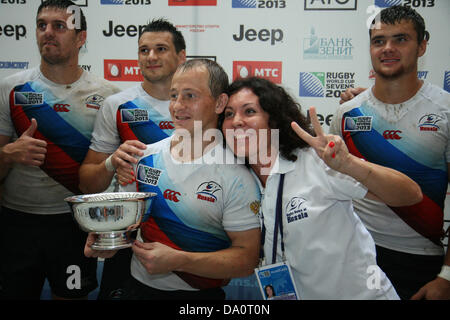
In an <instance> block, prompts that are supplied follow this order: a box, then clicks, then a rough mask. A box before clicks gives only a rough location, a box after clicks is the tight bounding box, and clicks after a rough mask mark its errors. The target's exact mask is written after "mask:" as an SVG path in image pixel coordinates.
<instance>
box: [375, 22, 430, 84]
mask: <svg viewBox="0 0 450 320" xmlns="http://www.w3.org/2000/svg"><path fill="white" fill-rule="evenodd" d="M425 50H426V40H423V41H422V42H421V43H420V44H419V43H418V42H417V33H416V31H415V29H414V25H413V23H412V22H411V21H407V20H401V22H400V23H396V24H393V25H392V24H384V23H378V24H377V25H376V27H375V28H374V29H372V31H371V36H370V56H371V59H372V66H373V69H374V71H375V72H376V74H377V76H379V77H381V78H384V79H397V78H399V77H401V76H403V75H411V74H417V60H418V58H419V57H421V56H422V55H423V54H424V53H425Z"/></svg>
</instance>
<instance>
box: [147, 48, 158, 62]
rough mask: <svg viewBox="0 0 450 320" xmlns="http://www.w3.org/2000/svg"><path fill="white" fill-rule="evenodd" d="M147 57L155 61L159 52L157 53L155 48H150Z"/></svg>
mask: <svg viewBox="0 0 450 320" xmlns="http://www.w3.org/2000/svg"><path fill="white" fill-rule="evenodd" d="M147 58H148V60H150V61H154V60H156V59H157V58H158V56H157V54H156V52H155V50H154V49H151V50H150V52H149V53H148V57H147Z"/></svg>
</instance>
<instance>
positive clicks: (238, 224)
mask: <svg viewBox="0 0 450 320" xmlns="http://www.w3.org/2000/svg"><path fill="white" fill-rule="evenodd" d="M170 141H171V138H167V139H164V140H162V141H160V142H158V143H155V144H152V145H148V146H147V149H146V151H144V153H145V154H144V156H143V157H141V158H139V163H138V164H137V165H136V166H135V172H136V180H137V183H136V184H133V185H128V186H126V187H121V190H124V191H136V190H138V191H145V192H155V193H156V194H157V197H156V199H154V200H153V202H152V205H151V208H150V210H149V212H148V214H149V217H148V220H147V221H146V222H145V223H143V224H141V227H140V236H142V238H143V239H144V241H146V242H161V243H163V244H166V245H168V246H170V247H172V248H176V249H181V250H184V251H191V252H211V251H217V250H221V249H225V248H228V247H229V246H230V245H231V242H230V240H229V238H228V236H227V233H226V232H227V231H231V232H233V231H244V230H249V229H254V228H259V227H260V224H259V220H258V218H257V215H256V214H257V213H258V209H259V199H260V196H259V191H258V187H257V186H256V183H255V181H254V179H253V177H252V176H251V174H250V172H249V171H248V169H247V168H246V167H245V166H242V165H237V164H220V163H219V164H204V163H198V160H197V161H195V163H179V162H177V161H175V160H174V159H173V158H172V156H171V154H170ZM219 149H221V150H219ZM220 151H221V152H224V153H225V154H227V155H226V157H227V159H233V158H234V157H233V155H232V154H231V155H230V153H231V151H229V150H228V149H223V147H222V145H220V144H218V145H216V146H215V147H214V148H213V149H212V150H211V151H210V152H209V153H208V154H212V153H216V152H220ZM208 154H206V155H204V156H203V159H204V158H206V157H207V156H208ZM230 157H231V158H230ZM131 272H132V275H133V276H134V277H135V278H136V279H138V280H139V281H141V282H143V283H145V284H146V285H148V286H150V287H154V288H157V289H161V290H195V289H200V288H208V287H219V286H222V285H223V284H224V281H223V280H222V279H207V278H203V277H198V276H194V275H191V274H187V273H178V272H175V273H169V274H163V275H153V276H152V275H150V274H148V273H147V272H146V270H145V269H144V267H143V266H142V264H141V263H140V262H139V261H138V260H137V259H136V258H135V257H133V260H132V263H131Z"/></svg>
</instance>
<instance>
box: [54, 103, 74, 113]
mask: <svg viewBox="0 0 450 320" xmlns="http://www.w3.org/2000/svg"><path fill="white" fill-rule="evenodd" d="M69 107H70V104H67V103H55V104H54V105H53V110H55V111H56V112H69V111H70V109H69Z"/></svg>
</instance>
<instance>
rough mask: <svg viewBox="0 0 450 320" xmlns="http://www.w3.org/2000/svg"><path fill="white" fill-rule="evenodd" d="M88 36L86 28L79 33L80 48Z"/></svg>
mask: <svg viewBox="0 0 450 320" xmlns="http://www.w3.org/2000/svg"><path fill="white" fill-rule="evenodd" d="M86 37H87V32H86V30H83V31H80V32H78V33H77V41H78V49H81V47H82V46H83V45H84V44H85V43H86Z"/></svg>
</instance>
